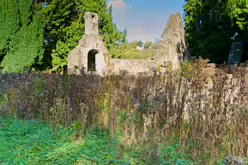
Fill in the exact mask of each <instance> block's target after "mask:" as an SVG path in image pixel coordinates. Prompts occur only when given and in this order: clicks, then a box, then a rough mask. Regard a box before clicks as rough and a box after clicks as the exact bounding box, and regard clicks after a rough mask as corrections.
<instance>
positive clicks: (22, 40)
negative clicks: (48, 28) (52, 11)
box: [0, 0, 44, 72]
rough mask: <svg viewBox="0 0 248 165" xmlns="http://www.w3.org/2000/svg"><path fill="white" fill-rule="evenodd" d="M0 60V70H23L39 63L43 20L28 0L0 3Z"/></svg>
mask: <svg viewBox="0 0 248 165" xmlns="http://www.w3.org/2000/svg"><path fill="white" fill-rule="evenodd" d="M0 6H1V8H2V9H1V13H0V14H1V15H0V22H1V24H0V38H1V41H0V62H1V67H3V71H4V72H23V71H25V70H30V69H31V68H38V67H39V66H40V65H41V62H42V59H43V54H44V49H43V43H44V23H43V17H42V15H41V14H40V13H39V12H36V11H34V10H33V8H32V7H33V5H32V0H20V1H11V2H9V1H8V2H7V1H6V0H4V1H1V2H0Z"/></svg>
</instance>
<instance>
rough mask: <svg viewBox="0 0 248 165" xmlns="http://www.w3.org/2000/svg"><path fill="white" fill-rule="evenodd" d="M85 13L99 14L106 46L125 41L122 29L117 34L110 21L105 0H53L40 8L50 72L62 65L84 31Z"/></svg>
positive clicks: (110, 11)
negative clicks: (42, 15) (44, 22)
mask: <svg viewBox="0 0 248 165" xmlns="http://www.w3.org/2000/svg"><path fill="white" fill-rule="evenodd" d="M85 12H96V13H97V14H98V15H99V31H100V35H101V36H102V38H103V41H104V42H105V44H106V45H107V48H108V49H112V48H114V47H116V45H117V44H121V43H123V42H126V31H124V32H123V33H121V32H119V31H118V30H117V28H116V25H115V24H113V21H112V8H111V7H110V8H107V2H106V1H105V0H87V1H84V0H79V1H77V2H76V1H74V0H54V1H52V3H51V4H49V5H48V6H47V7H46V8H44V9H43V13H44V15H45V20H46V28H45V31H46V33H45V34H46V40H47V44H46V52H47V56H46V59H47V64H48V65H52V67H53V69H52V70H53V71H55V72H57V71H63V70H64V69H65V68H66V66H67V56H68V54H69V52H70V51H71V50H72V49H73V48H75V47H76V46H77V44H78V41H79V40H80V39H81V37H82V36H83V34H84V28H85V25H84V19H83V17H84V15H85ZM51 54H52V55H51ZM50 55H51V56H50ZM51 60H52V61H51Z"/></svg>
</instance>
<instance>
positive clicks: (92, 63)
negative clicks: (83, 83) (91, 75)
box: [87, 49, 98, 71]
mask: <svg viewBox="0 0 248 165" xmlns="http://www.w3.org/2000/svg"><path fill="white" fill-rule="evenodd" d="M97 53H98V51H97V50H95V49H91V50H90V51H89V52H88V58H87V59H88V68H87V70H88V71H96V54H97Z"/></svg>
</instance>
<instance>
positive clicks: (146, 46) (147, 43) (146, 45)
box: [144, 41, 153, 49]
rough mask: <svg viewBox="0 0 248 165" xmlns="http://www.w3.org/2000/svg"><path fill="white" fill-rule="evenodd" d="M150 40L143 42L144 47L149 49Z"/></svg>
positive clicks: (150, 45)
mask: <svg viewBox="0 0 248 165" xmlns="http://www.w3.org/2000/svg"><path fill="white" fill-rule="evenodd" d="M152 45H153V44H152V42H151V41H147V42H146V43H145V44H144V48H145V49H150V48H151V47H152Z"/></svg>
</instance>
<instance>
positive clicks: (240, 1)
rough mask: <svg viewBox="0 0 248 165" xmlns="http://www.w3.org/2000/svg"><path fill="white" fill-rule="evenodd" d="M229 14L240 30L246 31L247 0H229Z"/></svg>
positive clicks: (247, 26) (247, 22)
mask: <svg viewBox="0 0 248 165" xmlns="http://www.w3.org/2000/svg"><path fill="white" fill-rule="evenodd" d="M229 5H230V8H231V9H230V11H231V12H230V14H231V17H232V18H233V19H235V20H236V23H237V24H238V26H239V27H240V29H241V30H244V31H246V33H247V31H248V0H229Z"/></svg>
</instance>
